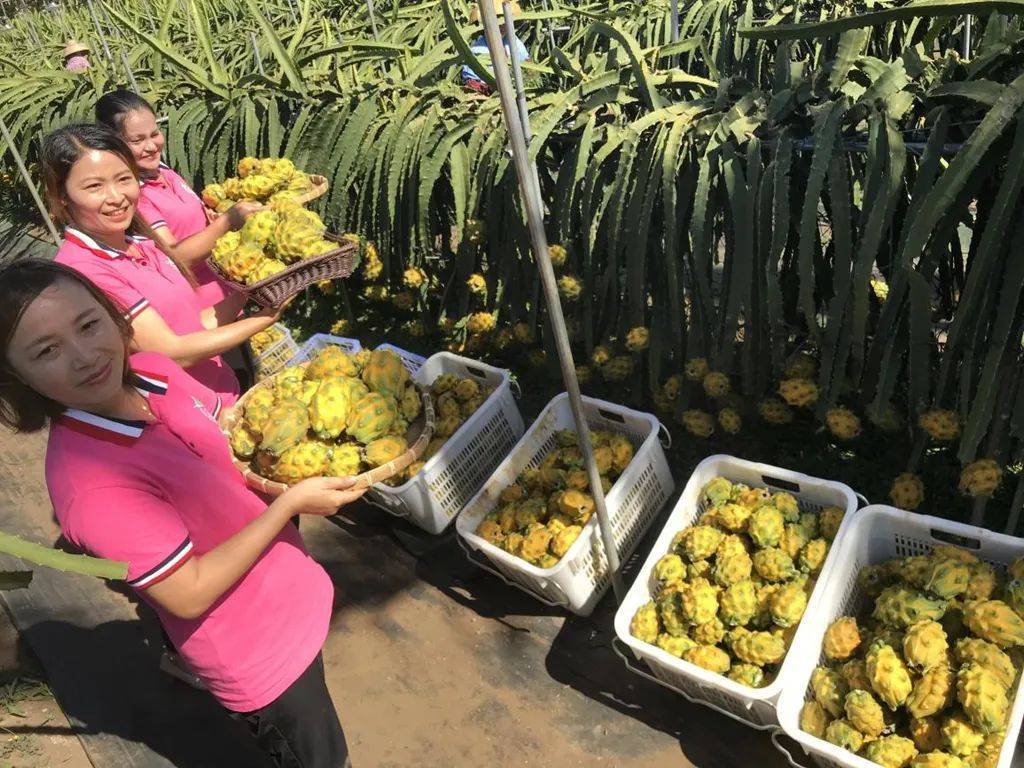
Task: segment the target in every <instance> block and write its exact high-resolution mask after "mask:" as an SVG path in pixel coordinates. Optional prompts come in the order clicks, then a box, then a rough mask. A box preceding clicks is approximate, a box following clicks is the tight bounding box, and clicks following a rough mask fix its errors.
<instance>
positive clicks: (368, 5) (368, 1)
mask: <svg viewBox="0 0 1024 768" xmlns="http://www.w3.org/2000/svg"><path fill="white" fill-rule="evenodd" d="M366 10H368V11H369V12H370V27H371V28H372V29H373V39H374V40H380V35H379V34H377V15H376V14H375V13H374V12H373V0H366Z"/></svg>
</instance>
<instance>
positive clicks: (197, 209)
mask: <svg viewBox="0 0 1024 768" xmlns="http://www.w3.org/2000/svg"><path fill="white" fill-rule="evenodd" d="M138 209H139V214H140V215H141V216H142V218H143V219H144V220H145V221H146V222H148V223H149V226H151V227H152V228H153V229H160V228H161V227H166V228H167V229H168V231H170V233H171V234H172V235H174V239H175V240H177V241H178V242H181V241H182V240H184V239H185V238H186V237H191V236H192V235H194V234H196V233H197V232H202V231H203V230H204V229H206V225H207V224H209V222H208V221H207V219H206V208H205V207H203V201H202V200H201V199H200V198H199V195H197V194H196V193H195V192H193V191H192V188H191V187H190V186H189V185H188V184H187V183H186V182H185V180H184V179H183V178H182V177H181V176H179V175H178V174H177V173H175V172H174V171H173V170H171V168H170V167H168V166H166V165H164V164H163V163H161V164H160V170H159V172H158V175H157V176H156V177H155V178H152V179H143V180H142V182H141V195H140V196H139V202H138ZM192 273H193V274H194V275H195V276H196V282H197V283H199V297H200V299H201V301H202V302H203V306H204V307H212V306H213V305H214V304H217V303H219V302H220V301H221V300H223V299H224V297H225V296H227V295H228V293H230V292H231V289H230V288H229V287H228V286H227V284H226V283H223V282H221V280H220V278H218V277H217V275H216V273H215V272H214V271H213V270H212V269H210V267H209V266H208V265H207V264H206V262H205V261H203V262H200V263H198V264H194V265H193V266H192Z"/></svg>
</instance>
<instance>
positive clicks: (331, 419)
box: [309, 378, 352, 440]
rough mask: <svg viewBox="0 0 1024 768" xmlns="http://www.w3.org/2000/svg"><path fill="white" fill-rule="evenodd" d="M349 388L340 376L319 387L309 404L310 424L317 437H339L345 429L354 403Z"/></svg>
mask: <svg viewBox="0 0 1024 768" xmlns="http://www.w3.org/2000/svg"><path fill="white" fill-rule="evenodd" d="M349 392H350V390H349V388H348V386H346V384H345V383H344V380H342V379H340V378H335V379H327V380H325V381H323V382H321V383H320V385H319V387H317V390H316V394H315V395H313V400H312V402H311V403H310V404H309V416H310V425H311V426H312V428H313V431H314V432H315V433H316V435H317V437H320V438H322V439H324V440H332V439H337V438H338V437H340V436H341V433H342V432H344V431H345V425H346V423H347V422H348V412H349V408H350V407H351V405H352V403H351V401H350V400H349Z"/></svg>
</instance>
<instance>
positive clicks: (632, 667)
mask: <svg viewBox="0 0 1024 768" xmlns="http://www.w3.org/2000/svg"><path fill="white" fill-rule="evenodd" d="M622 645H623V643H622V641H621V640H620V639H619V638H618V637H613V638H612V651H614V652H615V655H616V656H618V657H619V658H620V659H621V660H622V663H623V664H625V665H626V669H628V670H629V671H630V672H632V673H633V674H634V675H639V676H640V677H642V678H644V679H645V680H649V681H650V682H652V683H656V684H657V685H660V686H662V687H663V688H668V689H669V690H670V691H674V692H675V693H678V694H679V695H680V696H682V697H683V698H684V699H686V700H687V701H688V702H690V703H691V704H696V705H697V706H699V707H707V708H708V709H713V710H715V712H717V713H718V714H720V715H725V716H726V717H728V718H730V719H731V720H735V721H736V722H737V723H740V724H741V725H745V726H747V728H753V729H754V730H755V731H774V730H777V726H776V725H774V724H768V725H755V724H754V723H752V722H750V721H749V720H744V719H743V718H741V717H739V716H737V715H734V714H733V713H732V712H730V711H729V710H727V709H722V708H721V707H720V706H718V705H717V704H712V703H711V702H710V701H707V700H705V699H698V698H695V697H693V696H691V695H690V694H688V693H684V692H683V691H681V690H680V689H678V688H676V687H675V686H674V685H672V684H671V683H666V682H665V681H664V680H661V679H659V678H657V677H655V676H654V675H652V674H651V673H650V672H648V671H647V670H646V669H642V668H640V667H639V666H637V664H638V663H640V662H638V661H634V660H633V659H631V658H630V657H629V656H628V655H627V654H626V652H625V651H624V650H623V649H622V647H621V646H622ZM644 666H646V664H645V665H644ZM796 768H803V766H800V765H798V766H797V767H796Z"/></svg>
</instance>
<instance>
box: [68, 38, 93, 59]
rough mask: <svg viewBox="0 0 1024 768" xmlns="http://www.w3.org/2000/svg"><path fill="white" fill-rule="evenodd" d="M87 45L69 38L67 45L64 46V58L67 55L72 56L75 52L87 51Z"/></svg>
mask: <svg viewBox="0 0 1024 768" xmlns="http://www.w3.org/2000/svg"><path fill="white" fill-rule="evenodd" d="M88 52H89V46H88V45H85V44H84V43H80V42H78V41H77V40H71V41H69V42H68V44H67V45H65V46H64V58H65V59H66V58H67V57H68V56H74V55H75V54H76V53H88Z"/></svg>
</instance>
